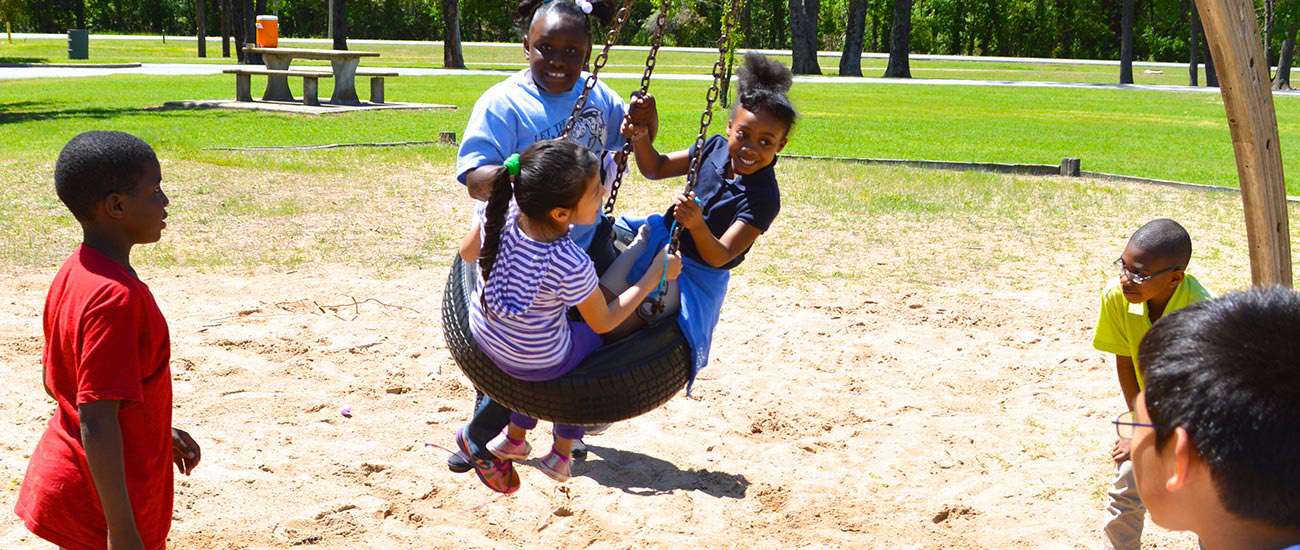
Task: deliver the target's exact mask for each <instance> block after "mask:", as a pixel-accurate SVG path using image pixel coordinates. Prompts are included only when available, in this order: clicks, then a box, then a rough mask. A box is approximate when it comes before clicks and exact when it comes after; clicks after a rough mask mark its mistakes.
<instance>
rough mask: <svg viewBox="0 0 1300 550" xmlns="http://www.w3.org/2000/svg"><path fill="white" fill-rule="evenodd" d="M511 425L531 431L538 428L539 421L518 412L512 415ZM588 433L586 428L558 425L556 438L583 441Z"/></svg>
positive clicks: (556, 426)
mask: <svg viewBox="0 0 1300 550" xmlns="http://www.w3.org/2000/svg"><path fill="white" fill-rule="evenodd" d="M510 423H511V424H514V425H516V426H519V427H520V428H523V429H525V430H531V429H533V428H536V427H537V419H536V418H533V417H531V416H524V415H522V414H519V413H517V412H512V413H510ZM585 433H587V431H586V428H583V427H582V426H574V425H571V424H556V425H555V437H559V438H563V439H582V436H583V434H585Z"/></svg>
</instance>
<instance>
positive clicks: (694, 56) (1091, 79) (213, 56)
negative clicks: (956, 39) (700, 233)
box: [0, 36, 1205, 86]
mask: <svg viewBox="0 0 1300 550" xmlns="http://www.w3.org/2000/svg"><path fill="white" fill-rule="evenodd" d="M281 43H282V44H284V46H286V47H290V46H292V47H306V48H324V47H326V46H325V45H323V44H320V43H305V42H298V43H295V42H294V41H293V40H291V39H285V40H282V41H281ZM352 49H356V50H367V51H375V52H379V53H381V54H382V56H381V57H380V58H379V59H378V60H373V61H371V60H367V61H366V63H367V64H375V65H384V66H391V67H441V66H442V46H435V45H427V44H424V45H422V44H413V43H412V44H354V45H352ZM463 53H464V56H465V64H466V66H467V67H468V68H471V69H518V68H522V67H523V66H524V63H523V55H522V52H521V50H520V48H517V47H498V46H486V45H466V46H465V48H464V52H463ZM197 55H198V53H197V48H196V46H195V44H194V40H193V39H188V40H181V39H175V38H171V39H168V40H167V42H166V43H163V42H162V40H161V38H158V37H154V38H152V39H149V40H95V38H94V36H92V37H91V42H90V59H89V60H87V61H85V62H84V63H122V62H144V63H233V61H232V60H231V59H230V58H222V57H221V45H220V42H216V41H211V40H210V41H209V42H208V56H209V57H207V58H202V59H200V58H199V57H197ZM232 55H233V54H232ZM715 59H716V55H715V54H712V53H684V52H671V51H663V52H660V54H659V58H658V59H657V62H656V66H655V67H656V70H657V71H660V72H663V73H677V74H708V73H709V72H710V70H711V69H712V67H713V62H714V60H715ZM777 59H781V60H782V61H783V62H785V63H786V64H787V65H788V64H789V63H790V59H789V56H777ZM6 60H7V62H25V63H68V62H69V61H68V59H67V41H66V40H55V39H16V40H14V43H13V44H9V43H7V42H3V41H0V63H3V62H6ZM73 63H81V62H75V61H74V62H73ZM295 63H299V62H295ZM301 63H302V64H304V65H307V64H310V63H309V62H305V61H304V62H301ZM644 64H645V53H644V52H641V51H622V50H614V51H613V52H611V54H610V59H609V62H608V64H607V65H606V68H607V70H610V71H613V72H633V73H639V72H641V70H642V68H643V66H644ZM820 64H821V68H822V72H823V73H824V74H827V75H834V74H837V73H838V69H839V59H838V58H821V59H820ZM885 65H886V63H885V60H883V59H867V60H863V62H862V73H863V74H864V75H866V76H880V75H881V74H884V72H885ZM911 69H912V76H913V77H915V78H933V79H961V80H1032V81H1047V82H1085V83H1103V84H1114V83H1116V82H1118V81H1119V69H1118V68H1117V67H1110V66H1094V65H1070V64H1064V63H1031V64H1024V63H997V62H987V61H920V60H913V61H912V63H911ZM1156 70H1159V71H1162V72H1163V74H1148V73H1145V72H1143V71H1144V69H1143V68H1141V67H1138V68H1137V69H1136V71H1135V74H1134V75H1133V79H1134V81H1135V83H1137V84H1165V85H1176V86H1181V85H1186V84H1187V70H1186V69H1171V68H1164V69H1156ZM1199 81H1200V82H1202V83H1203V82H1204V81H1205V80H1204V77H1203V75H1202V77H1201V78H1200V80H1199Z"/></svg>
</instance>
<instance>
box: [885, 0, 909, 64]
mask: <svg viewBox="0 0 1300 550" xmlns="http://www.w3.org/2000/svg"><path fill="white" fill-rule="evenodd" d="M911 39H912V0H894V25H893V26H892V27H891V28H890V29H889V66H888V67H885V78H912V69H911V68H910V67H909V66H908V54H909V53H911Z"/></svg>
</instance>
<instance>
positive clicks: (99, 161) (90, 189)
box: [54, 131, 158, 221]
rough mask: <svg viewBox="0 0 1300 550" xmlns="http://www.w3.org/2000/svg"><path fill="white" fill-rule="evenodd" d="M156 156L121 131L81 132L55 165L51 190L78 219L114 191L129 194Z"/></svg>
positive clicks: (90, 214) (89, 215) (90, 215)
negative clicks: (52, 188)
mask: <svg viewBox="0 0 1300 550" xmlns="http://www.w3.org/2000/svg"><path fill="white" fill-rule="evenodd" d="M157 162H158V156H157V155H155V154H154V151H153V148H152V147H150V146H149V144H148V143H145V142H144V140H142V139H140V138H138V137H135V136H133V135H131V134H127V133H124V132H100V131H95V132H84V133H82V134H79V135H77V137H74V138H72V140H71V141H69V142H68V144H67V145H64V146H63V150H62V151H60V152H59V160H58V161H56V162H55V164H54V192H55V193H56V194H58V196H59V200H61V201H63V204H65V205H67V207H68V210H70V211H72V215H73V216H75V217H76V218H77V219H78V220H81V221H90V220H91V219H92V218H93V217H94V210H95V204H96V203H98V202H99V201H102V200H104V198H105V197H107V196H109V195H111V194H113V193H120V194H130V193H132V192H134V191H135V186H136V184H138V183H139V182H140V179H141V178H143V177H144V176H145V172H146V171H147V170H148V169H149V166H150V163H157Z"/></svg>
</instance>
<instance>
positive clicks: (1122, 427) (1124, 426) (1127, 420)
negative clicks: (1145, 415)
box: [1111, 411, 1156, 439]
mask: <svg viewBox="0 0 1300 550" xmlns="http://www.w3.org/2000/svg"><path fill="white" fill-rule="evenodd" d="M1134 420H1137V417H1136V416H1134V415H1133V411H1129V412H1126V413H1124V414H1121V415H1119V418H1116V419H1115V420H1112V421H1111V424H1114V425H1115V435H1118V436H1119V438H1120V439H1133V428H1136V427H1138V426H1143V427H1147V428H1154V427H1156V425H1155V424H1143V423H1141V422H1134Z"/></svg>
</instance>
